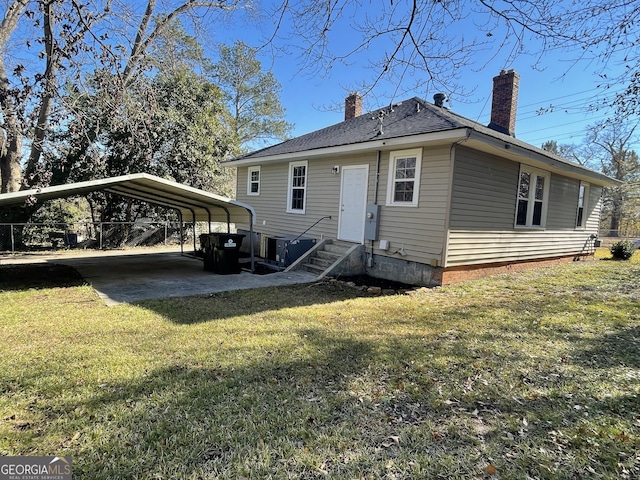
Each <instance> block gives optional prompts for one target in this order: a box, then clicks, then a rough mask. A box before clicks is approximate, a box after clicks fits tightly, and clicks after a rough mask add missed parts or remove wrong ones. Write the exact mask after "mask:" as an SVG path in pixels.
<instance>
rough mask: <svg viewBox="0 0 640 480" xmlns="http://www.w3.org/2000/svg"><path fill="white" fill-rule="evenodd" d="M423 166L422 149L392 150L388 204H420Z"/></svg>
mask: <svg viewBox="0 0 640 480" xmlns="http://www.w3.org/2000/svg"><path fill="white" fill-rule="evenodd" d="M421 166H422V149H414V150H402V151H397V152H391V155H390V156H389V183H388V185H387V205H400V206H410V207H415V206H417V205H418V193H419V190H420V168H421Z"/></svg>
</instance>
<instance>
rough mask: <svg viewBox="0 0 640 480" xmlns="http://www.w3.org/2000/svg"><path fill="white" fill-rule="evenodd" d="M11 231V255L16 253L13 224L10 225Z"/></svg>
mask: <svg viewBox="0 0 640 480" xmlns="http://www.w3.org/2000/svg"><path fill="white" fill-rule="evenodd" d="M9 229H10V230H11V253H16V240H15V238H14V237H13V223H12V224H11V225H9Z"/></svg>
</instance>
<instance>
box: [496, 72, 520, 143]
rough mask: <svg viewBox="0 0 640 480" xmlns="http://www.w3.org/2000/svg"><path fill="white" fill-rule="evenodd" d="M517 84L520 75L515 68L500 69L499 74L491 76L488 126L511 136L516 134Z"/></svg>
mask: <svg viewBox="0 0 640 480" xmlns="http://www.w3.org/2000/svg"><path fill="white" fill-rule="evenodd" d="M519 84H520V75H518V74H517V73H516V71H515V70H509V71H504V70H502V71H501V72H500V75H498V76H497V77H493V100H492V102H491V123H490V124H489V128H492V129H494V130H496V131H498V132H501V133H506V134H507V135H511V136H512V137H515V136H516V108H517V107H518V86H519Z"/></svg>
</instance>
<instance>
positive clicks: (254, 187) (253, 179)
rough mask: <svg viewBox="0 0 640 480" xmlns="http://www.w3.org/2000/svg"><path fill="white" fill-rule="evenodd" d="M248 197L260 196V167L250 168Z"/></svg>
mask: <svg viewBox="0 0 640 480" xmlns="http://www.w3.org/2000/svg"><path fill="white" fill-rule="evenodd" d="M247 195H260V167H249V172H248V173H247Z"/></svg>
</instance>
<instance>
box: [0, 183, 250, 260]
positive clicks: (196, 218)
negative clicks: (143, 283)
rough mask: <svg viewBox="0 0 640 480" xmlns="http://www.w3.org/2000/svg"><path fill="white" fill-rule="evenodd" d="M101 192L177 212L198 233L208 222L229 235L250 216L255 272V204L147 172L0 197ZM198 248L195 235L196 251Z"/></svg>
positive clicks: (3, 201)
mask: <svg viewBox="0 0 640 480" xmlns="http://www.w3.org/2000/svg"><path fill="white" fill-rule="evenodd" d="M99 191H102V192H109V193H114V194H117V195H121V196H123V197H128V198H133V199H136V200H140V201H143V202H147V203H151V204H155V205H159V206H162V207H167V208H172V209H175V210H177V211H178V212H179V214H180V219H181V220H189V219H190V220H192V221H193V222H194V233H195V222H208V223H209V228H211V222H222V223H226V224H227V232H228V231H229V224H230V223H232V222H234V223H235V222H246V221H247V216H248V217H249V221H248V223H249V228H250V232H251V234H250V238H249V241H250V244H251V269H252V270H253V263H254V258H253V256H254V245H253V222H254V219H255V218H256V215H255V210H254V209H253V207H252V206H251V205H248V204H246V203H242V202H238V201H236V200H232V199H230V198H226V197H223V196H220V195H216V194H214V193H209V192H205V191H204V190H199V189H197V188H193V187H188V186H186V185H182V184H180V183H177V182H172V181H171V180H165V179H164V178H160V177H156V176H154V175H149V174H146V173H134V174H131V175H122V176H120V177H111V178H104V179H101V180H89V181H86V182H78V183H69V184H66V185H55V186H53V187H42V188H36V189H32V190H23V191H19V192H12V193H3V194H0V207H5V206H9V205H20V204H23V203H24V202H26V201H32V200H34V199H35V200H37V201H40V202H42V201H46V200H53V199H55V198H64V197H72V196H76V195H87V194H89V193H92V192H99ZM195 249H196V244H195V235H194V251H195Z"/></svg>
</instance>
